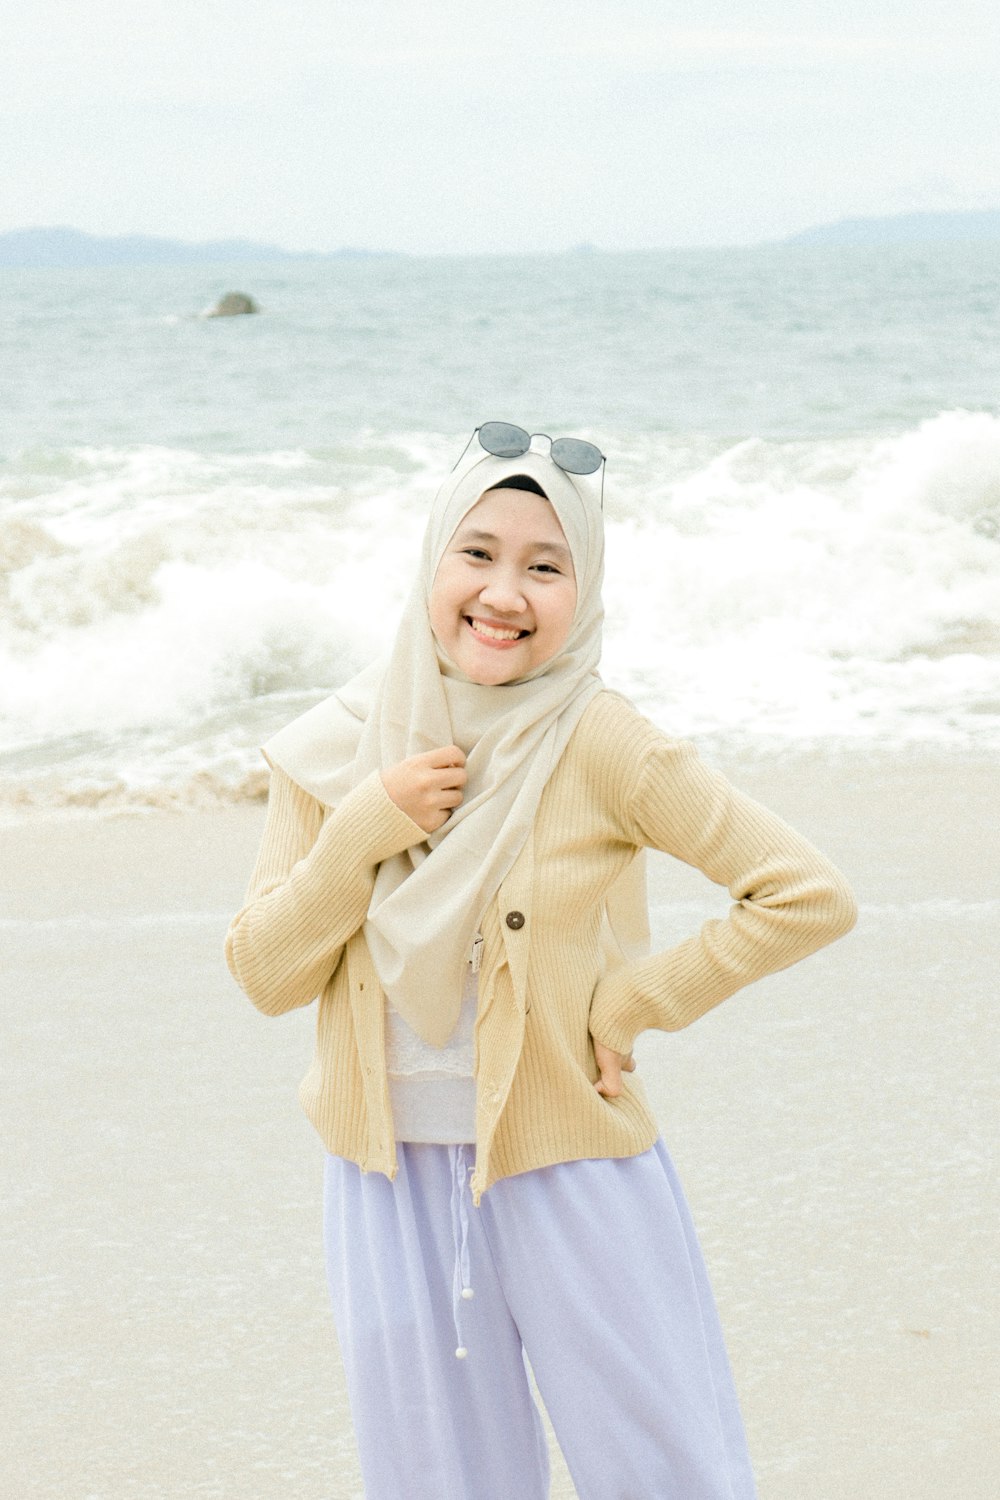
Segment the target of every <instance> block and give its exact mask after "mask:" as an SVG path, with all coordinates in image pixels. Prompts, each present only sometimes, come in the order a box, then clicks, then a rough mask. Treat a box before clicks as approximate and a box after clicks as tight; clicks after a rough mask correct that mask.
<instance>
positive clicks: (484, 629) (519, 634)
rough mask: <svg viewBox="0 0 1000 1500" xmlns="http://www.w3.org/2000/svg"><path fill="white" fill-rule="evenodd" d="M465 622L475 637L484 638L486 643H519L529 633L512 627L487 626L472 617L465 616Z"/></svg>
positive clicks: (484, 622) (482, 621) (483, 621)
mask: <svg viewBox="0 0 1000 1500" xmlns="http://www.w3.org/2000/svg"><path fill="white" fill-rule="evenodd" d="M465 621H466V624H468V625H469V626H471V628H472V629H473V630H474V631H475V633H476V635H481V636H485V637H486V639H487V640H488V641H520V640H523V639H524V638H525V636H527V635H530V633H531V632H530V631H528V630H517V629H516V628H514V627H512V626H502V625H488V624H487V623H486V621H485V620H477V619H476V618H475V616H473V615H466V616H465Z"/></svg>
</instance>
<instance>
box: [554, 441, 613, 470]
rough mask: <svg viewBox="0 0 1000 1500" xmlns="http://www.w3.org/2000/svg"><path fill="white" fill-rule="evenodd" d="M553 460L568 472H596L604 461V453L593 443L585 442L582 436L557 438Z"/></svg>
mask: <svg viewBox="0 0 1000 1500" xmlns="http://www.w3.org/2000/svg"><path fill="white" fill-rule="evenodd" d="M552 461H553V463H557V464H558V465H559V467H560V469H565V470H566V473H567V474H596V473H597V471H598V469H599V468H600V467H601V464H602V463H603V462H604V454H603V453H602V452H601V450H600V448H595V447H594V445H593V443H584V442H582V441H581V439H580V438H556V440H555V442H554V443H553V444H552Z"/></svg>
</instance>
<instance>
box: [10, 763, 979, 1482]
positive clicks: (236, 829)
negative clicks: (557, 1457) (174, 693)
mask: <svg viewBox="0 0 1000 1500" xmlns="http://www.w3.org/2000/svg"><path fill="white" fill-rule="evenodd" d="M708 758H710V759H711V760H713V762H714V763H716V764H719V765H720V766H721V767H722V768H723V769H724V770H726V771H727V773H728V774H730V775H731V776H732V779H733V780H735V781H736V782H737V783H738V784H739V785H741V786H742V787H743V788H744V789H745V790H746V791H748V792H749V793H750V794H751V795H753V796H756V797H758V798H759V800H761V801H763V802H765V803H767V804H768V805H769V806H771V807H773V808H774V809H775V810H776V811H778V812H779V813H781V814H782V815H783V816H785V817H787V819H788V820H789V821H790V822H791V823H792V824H793V825H794V826H796V827H798V828H800V829H801V830H802V831H803V832H804V833H805V834H806V835H807V836H809V837H811V838H813V839H814V840H815V842H817V843H818V844H819V845H820V847H821V848H823V849H824V850H825V851H826V852H828V853H829V854H830V855H831V857H833V858H834V859H835V861H836V862H837V863H838V864H840V865H841V867H842V868H843V869H844V870H845V872H846V873H847V874H848V876H849V878H850V879H851V880H852V883H853V884H854V886H855V888H856V891H857V894H858V897H859V901H860V903H861V920H860V922H859V926H858V928H857V930H856V931H855V932H854V933H853V934H851V935H850V936H849V937H848V938H847V939H845V940H844V941H843V942H842V943H840V944H837V945H835V946H834V947H833V948H831V949H829V950H826V951H825V952H824V953H822V954H820V955H817V956H815V957H814V958H812V959H810V960H809V961H807V963H806V964H805V965H803V966H801V967H799V968H796V969H794V970H791V971H789V972H788V973H786V974H781V975H777V976H773V977H772V978H771V979H769V980H767V981H765V982H764V983H763V984H761V985H758V986H754V987H752V988H751V990H749V991H747V992H746V993H745V994H744V995H743V996H741V997H737V998H734V999H733V1000H732V1001H730V1002H728V1003H727V1004H726V1005H723V1006H722V1007H720V1008H719V1009H718V1010H717V1011H714V1012H712V1013H711V1014H710V1015H708V1016H706V1017H705V1018H703V1020H702V1021H700V1022H699V1023H698V1024H697V1025H696V1026H694V1027H691V1028H690V1029H689V1030H687V1031H685V1032H683V1033H679V1034H675V1035H671V1036H665V1035H660V1034H657V1035H648V1036H645V1037H643V1038H642V1040H641V1043H640V1046H639V1049H638V1056H639V1065H640V1070H641V1073H642V1076H643V1079H644V1081H645V1084H646V1087H647V1089H648V1091H649V1094H650V1097H651V1100H652V1102H653V1104H654V1106H655V1108H656V1110H657V1114H658V1117H659V1119H660V1121H661V1124H662V1126H663V1132H664V1137H665V1139H666V1141H667V1144H668V1146H669V1148H670V1150H671V1153H672V1154H673V1156H674V1158H675V1161H676V1162H677V1164H678V1167H679V1169H680V1172H681V1176H682V1179H683V1181H684V1183H685V1186H686V1189H687V1191H688V1194H689V1197H690V1200H691V1203H692V1208H693V1210H694V1213H695V1218H696V1221H697V1223H698V1226H699V1231H700V1233H701V1237H702V1241H703V1245H704V1248H705V1253H706V1258H707V1260H708V1263H709V1267H710V1271H711V1274H712V1278H713V1283H714V1285H715V1288H716V1293H717V1296H718V1299H719V1303H720V1309H721V1312H722V1317H723V1323H724V1326H725V1329H726V1333H727V1338H728V1340H729V1347H730V1353H731V1356H732V1359H733V1364H734V1367H735V1370H736V1376H737V1385H738V1388H739V1391H740V1395H741V1399H742V1402H743V1407H744V1413H745V1416H746V1420H747V1426H748V1431H749V1435H750V1442H751V1449H752V1452H753V1455H754V1460H755V1464H756V1467H757V1473H758V1480H759V1486H760V1494H761V1500H793V1497H794V1500H801V1497H802V1496H803V1495H808V1496H810V1497H812V1496H815V1497H817V1500H857V1496H859V1495H867V1494H878V1495H879V1497H880V1500H904V1497H905V1500H940V1497H942V1496H949V1495H954V1496H955V1497H956V1500H958V1497H961V1500H992V1495H993V1493H994V1489H995V1475H996V1472H997V1466H998V1461H1000V1451H998V1440H997V1437H996V1432H995V1423H994V1421H993V1418H992V1409H991V1407H990V1406H989V1404H988V1403H989V1400H990V1387H991V1380H990V1371H991V1369H992V1366H993V1362H994V1360H995V1349H996V1343H997V1336H998V1333H1000V1328H998V1326H997V1324H998V1317H997V1309H996V1298H995V1285H994V1271H993V1262H992V1253H991V1225H990V1214H989V1192H988V1186H989V1171H990V1159H991V1158H990V1152H991V1143H990V1132H989V1129H988V1125H989V1121H990V1118H991V1115H990V1109H991V1105H990V1100H991V1099H992V1098H994V1094H993V1090H994V1079H995V1076H996V1072H997V1063H998V1060H1000V1059H998V1053H1000V1047H998V1040H997V1030H996V1007H995V996H994V990H995V974H996V972H997V971H998V967H1000V940H998V932H1000V922H998V921H997V917H998V916H1000V899H998V895H997V868H998V857H997V856H998V852H1000V850H998V838H1000V835H998V833H997V829H998V828H1000V786H998V778H997V777H996V771H995V763H993V764H991V762H990V759H989V758H988V756H987V755H986V754H984V753H977V752H971V751H969V752H966V751H962V750H960V749H955V750H952V749H947V750H946V749H943V748H942V749H938V748H927V747H925V748H919V747H908V748H907V749H906V750H905V751H901V752H898V753H890V752H887V751H884V750H882V751H879V752H877V753H876V752H869V751H868V750H867V749H866V748H864V747H859V748H858V749H857V750H850V749H846V748H842V747H838V748H837V749H836V750H832V751H831V752H829V753H824V751H822V750H810V751H808V752H800V753H796V752H794V751H791V750H788V749H787V748H786V749H783V750H782V751H780V752H777V753H776V754H775V755H774V756H768V755H767V754H764V753H762V754H760V755H757V756H753V757H749V756H747V757H743V756H739V755H737V754H735V753H733V754H728V755H724V754H713V755H711V756H709V757H708ZM262 823H263V808H262V806H261V805H259V804H249V805H245V806H236V807H223V808H217V809H214V810H205V811H189V812H183V813H179V812H154V813H146V814H143V815H118V816H104V817H99V816H93V815H92V816H74V817H58V816H54V815H52V814H49V815H47V816H45V817H38V818H35V819H30V818H26V819H22V820H20V821H18V822H16V823H12V824H9V825H8V826H5V827H0V859H2V860H3V867H4V870H5V885H6V887H7V896H6V900H5V908H4V911H3V913H2V922H0V936H2V939H3V943H4V948H5V958H4V964H3V972H4V987H5V992H6V1004H5V1013H6V1015H5V1019H6V1029H7V1033H8V1038H9V1042H8V1048H7V1052H6V1058H5V1060H4V1063H3V1072H4V1074H5V1075H6V1076H5V1079H4V1098H5V1101H6V1106H5V1112H6V1116H7V1118H6V1133H7V1137H8V1141H9V1143H10V1148H11V1160H12V1162H13V1163H14V1171H13V1181H12V1186H11V1190H10V1192H9V1195H8V1202H9V1206H8V1213H7V1216H6V1220H7V1222H6V1225H5V1234H4V1241H5V1251H4V1255H5V1260H6V1262H7V1264H6V1267H5V1270H6V1274H7V1284H8V1285H9V1286H10V1287H11V1289H12V1290H11V1292H10V1294H9V1296H8V1298H7V1299H6V1307H5V1312H4V1321H5V1322H6V1323H7V1324H8V1327H7V1330H6V1339H5V1343H6V1346H7V1348H8V1349H9V1350H10V1351H11V1353H10V1369H9V1373H8V1379H7V1380H6V1382H5V1389H4V1391H3V1393H2V1394H0V1408H2V1410H0V1419H2V1421H3V1430H4V1432H5V1434H7V1435H8V1436H7V1440H6V1442H5V1454H4V1456H3V1458H2V1459H0V1469H2V1468H4V1467H9V1473H10V1476H11V1477H10V1478H9V1480H8V1485H9V1486H12V1488H11V1493H17V1494H18V1495H19V1496H21V1497H24V1500H35V1497H46V1500H55V1497H67V1500H69V1497H73V1500H77V1497H82V1496H87V1497H88V1500H98V1497H100V1500H120V1497H121V1496H122V1495H123V1494H127V1495H129V1497H130V1500H163V1497H164V1496H168V1497H170V1500H186V1497H188V1496H190V1497H192V1500H193V1497H199V1500H201V1497H208V1500H237V1497H239V1500H246V1497H247V1496H252V1497H253V1500H272V1497H273V1500H277V1497H279V1496H281V1497H282V1500H287V1497H288V1496H289V1495H294V1496H295V1500H348V1497H351V1500H353V1497H354V1496H356V1495H358V1494H360V1482H359V1480H358V1475H357V1467H356V1461H355V1458H354V1454H353V1443H352V1439H351V1436H350V1427H349V1420H348V1416H347V1408H346V1398H345V1394H344V1389H343V1382H342V1379H341V1376H340V1372H339V1367H338V1362H337V1356H336V1350H335V1345H334V1339H333V1333H332V1327H331V1325H330V1320H329V1315H328V1311H327V1307H326V1294H325V1288H324V1286H323V1269H322V1256H321V1249H320V1212H319V1191H320V1176H321V1167H322V1151H321V1148H320V1146H319V1143H318V1142H317V1141H316V1140H315V1138H314V1137H313V1135H312V1132H311V1130H310V1127H309V1126H308V1124H307V1122H306V1121H305V1119H304V1117H302V1116H301V1114H300V1113H299V1110H298V1106H297V1103H296V1099H295V1089H296V1085H297V1083H298V1080H299V1078H300V1077H301V1075H302V1073H303V1072H304V1070H305V1067H306V1065H307V1063H308V1060H309V1055H310V1052H311V1031H312V1025H313V1018H312V1014H311V1011H304V1012H301V1013H297V1014H295V1015H293V1016H289V1017H286V1018H283V1019H282V1020H280V1021H273V1020H268V1019H267V1018H264V1017H262V1016H260V1015H258V1014H257V1013H256V1012H255V1011H254V1010H253V1009H252V1007H251V1006H250V1005H249V1003H248V1002H247V1001H245V999H243V997H242V996H241V995H240V994H239V992H238V990H237V989H236V987H235V985H234V984H233V982H232V980H231V979H230V977H229V975H228V972H227V971H226V969H225V965H224V962H223V959H222V938H223V934H224V931H225V927H226V924H227V922H228V919H229V917H230V915H231V914H232V913H233V912H234V911H235V910H236V909H237V907H238V906H239V904H240V902H241V900H242V893H243V890H244V887H245V885H246V881H247V879H248V877H249V872H250V868H251V865H252V862H253V857H254V851H255V848H256V844H257V840H258V838H259V834H260V829H261V827H262ZM651 892H652V900H653V909H654V930H655V933H656V936H657V939H658V941H660V942H664V943H665V942H668V941H670V940H672V939H673V938H675V937H676V938H679V937H681V936H683V935H684V934H685V933H686V932H688V931H690V930H691V927H692V925H694V924H696V923H697V922H698V921H699V920H700V919H701V917H702V916H703V915H712V914H718V912H719V911H720V909H721V910H724V908H725V904H726V898H725V893H724V892H722V893H720V892H719V891H718V890H717V888H715V887H712V886H711V885H709V883H708V882H706V881H705V880H704V878H703V877H701V876H700V875H698V874H697V872H691V871H688V870H686V869H685V868H683V867H680V866H677V865H676V864H675V863H673V862H670V861H666V860H659V859H658V860H656V861H654V868H653V872H652V879H651ZM992 1107H995V1104H994V1106H992ZM572 1494H573V1490H572V1487H571V1486H570V1485H569V1480H568V1477H567V1476H566V1474H565V1469H564V1468H563V1467H562V1466H561V1461H560V1462H559V1463H557V1466H556V1470H555V1477H554V1482H553V1500H566V1497H569V1496H571V1495H572Z"/></svg>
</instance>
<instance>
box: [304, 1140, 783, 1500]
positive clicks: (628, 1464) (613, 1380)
mask: <svg viewBox="0 0 1000 1500" xmlns="http://www.w3.org/2000/svg"><path fill="white" fill-rule="evenodd" d="M398 1155H399V1173H398V1176H397V1177H396V1180H395V1181H394V1182H390V1181H389V1180H388V1179H387V1178H386V1177H384V1176H382V1175H381V1174H380V1173H374V1172H373V1173H371V1174H367V1175H366V1174H364V1173H362V1172H361V1171H360V1170H359V1169H358V1168H357V1167H356V1166H355V1165H354V1164H353V1163H352V1162H347V1161H344V1160H342V1159H341V1158H339V1157H335V1156H328V1157H327V1162H326V1182H325V1215H324V1217H325V1243H326V1262H327V1275H328V1279H329V1283H330V1294H331V1297H332V1300H333V1310H334V1321H335V1323H336V1327H337V1333H338V1337H339V1341H340V1347H341V1352H342V1355H343V1359H344V1365H345V1368H346V1373H347V1385H348V1392H349V1395H350V1401H351V1410H352V1413H353V1417H354V1425H355V1432H356V1436H357V1440H358V1447H359V1451H360V1455H361V1467H362V1472H363V1474H364V1479H365V1494H366V1497H367V1500H545V1497H546V1496H547V1495H548V1459H547V1455H546V1447H545V1437H544V1432H543V1429H542V1426H541V1422H540V1420H539V1416H538V1410H537V1407H536V1405H535V1402H534V1399H533V1397H532V1393H531V1387H530V1383H529V1379H528V1375H527V1371H526V1368H525V1358H527V1359H528V1360H530V1363H531V1369H532V1371H533V1373H534V1376H535V1379H536V1381H537V1384H538V1389H539V1391H540V1393H541V1396H542V1399H543V1401H544V1402H545V1406H546V1408H547V1410H548V1413H549V1416H550V1418H551V1420H552V1425H553V1428H554V1429H555V1433H556V1437H557V1438H558V1440H559V1445H560V1447H561V1448H562V1451H563V1454H564V1455H565V1458H566V1462H567V1465H568V1467H569V1470H570V1473H571V1474H572V1476H573V1482H574V1484H575V1486H576V1490H577V1494H578V1495H579V1497H580V1500H753V1496H754V1494H755V1490H754V1482H753V1475H752V1472H751V1468H750V1459H749V1455H748V1452H747V1446H746V1439H745V1436H744V1432H743V1424H742V1422H741V1420H740V1414H739V1408H738V1405H737V1401H736V1392H735V1390H734V1387H733V1381H732V1375H731V1373H730V1369H729V1363H728V1360H727V1358H726V1352H725V1347H724V1345H723V1340H722V1331H721V1329H720V1326H719V1320H718V1315H717V1313H716V1310H715V1303H714V1300H713V1297H712V1293H711V1289H710V1287H709V1284H708V1279H707V1276H706V1273H705V1267H704V1263H703V1261H702V1257H701V1251H700V1249H699V1247H698V1242H697V1239H696V1237H695V1232H694V1228H693V1226H692V1223H691V1218H690V1214H689V1212H688V1209H687V1205H686V1203H685V1201H684V1195H683V1192H682V1190H681V1187H680V1184H679V1182H678V1181H677V1178H676V1175H675V1173H674V1170H673V1166H672V1164H671V1162H670V1158H669V1157H668V1155H667V1152H666V1150H665V1148H664V1146H663V1144H662V1142H657V1144H656V1145H655V1146H653V1147H652V1149H651V1150H649V1151H646V1152H644V1153H643V1154H642V1155H640V1156H633V1157H626V1158H624V1159H614V1160H603V1159H602V1160H587V1161H576V1162H564V1163H561V1164H560V1165H558V1166H553V1167H543V1168H541V1169H539V1170H538V1171H534V1172H526V1173H523V1174H522V1175H520V1176H517V1177H508V1178H504V1179H503V1180H501V1181H500V1182H497V1183H495V1184H494V1185H493V1187H491V1188H490V1189H489V1190H488V1192H486V1193H485V1194H484V1195H483V1199H482V1203H481V1205H480V1207H479V1208H478V1209H477V1208H475V1207H474V1206H473V1205H472V1201H471V1196H470V1191H469V1186H468V1178H469V1177H470V1176H471V1172H472V1166H473V1159H474V1152H473V1148H472V1147H471V1146H423V1145H400V1146H399V1148H398ZM470 1292H471V1294H472V1295H471V1296H470V1295H469V1293H470ZM456 1349H458V1350H459V1351H460V1356H461V1357H458V1358H456Z"/></svg>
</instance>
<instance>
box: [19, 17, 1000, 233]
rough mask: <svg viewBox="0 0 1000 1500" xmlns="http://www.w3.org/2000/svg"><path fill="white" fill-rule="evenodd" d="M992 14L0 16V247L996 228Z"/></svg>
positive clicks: (998, 160) (996, 53)
mask: <svg viewBox="0 0 1000 1500" xmlns="http://www.w3.org/2000/svg"><path fill="white" fill-rule="evenodd" d="M998 74H1000V5H998V4H997V0H951V3H948V4H945V3H940V0H934V3H931V0H840V3H837V4H830V3H826V4H816V3H812V0H744V3H736V0H677V3H671V0H606V3H602V0H533V3H531V4H528V3H525V0H497V3H493V4H479V3H477V0H352V3H344V0H162V3H161V0H0V231H3V230H6V229H13V228H20V227H24V226H27V225H37V224H70V225H73V226H75V227H77V228H80V229H86V230H89V231H91V232H92V233H98V234H123V233H143V234H162V235H170V236H177V237H180V238H184V239H197V240H201V239H214V238H220V237H229V236H241V237H246V238H251V239H260V240H267V241H272V242H275V243H279V244H283V245H286V246H288V247H290V248H292V249H300V250H332V249H336V248H337V247H338V246H341V245H355V246H364V247H369V248H375V249H389V250H403V251H410V252H415V253H420V252H428V253H436V252H440V251H456V252H463V251H491V250H512V251H526V250H527V251H530V250H560V249H564V248H566V247H567V246H571V245H574V244H578V243H581V242H589V243H592V244H595V245H597V246H599V247H600V248H608V249H628V248H647V247H658V246H670V245H723V244H743V243H748V242H753V241H758V240H764V239H774V238H780V237H783V236H785V235H787V234H791V233H794V232H795V231H796V230H798V229H802V228H805V227H807V226H808V225H810V224H814V223H822V222H827V221H829V220H833V219H838V218H843V217H848V216H854V215H865V214H885V213H900V212H906V211H909V210H913V209H974V208H990V207H1000V152H998V125H997V119H998V113H1000V111H998V105H997V100H998V98H1000V77H998Z"/></svg>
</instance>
